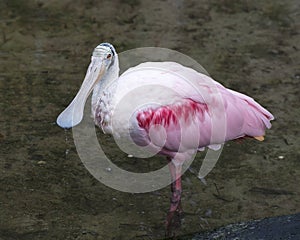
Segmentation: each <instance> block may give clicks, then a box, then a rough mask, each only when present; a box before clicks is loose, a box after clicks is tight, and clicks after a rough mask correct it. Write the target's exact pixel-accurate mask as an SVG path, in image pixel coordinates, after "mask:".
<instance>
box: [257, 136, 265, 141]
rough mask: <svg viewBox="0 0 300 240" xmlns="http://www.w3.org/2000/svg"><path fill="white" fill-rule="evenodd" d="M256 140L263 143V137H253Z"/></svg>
mask: <svg viewBox="0 0 300 240" xmlns="http://www.w3.org/2000/svg"><path fill="white" fill-rule="evenodd" d="M254 138H255V139H256V140H258V141H263V140H265V138H264V136H258V137H254Z"/></svg>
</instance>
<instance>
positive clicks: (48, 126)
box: [0, 0, 300, 239]
mask: <svg viewBox="0 0 300 240" xmlns="http://www.w3.org/2000/svg"><path fill="white" fill-rule="evenodd" d="M299 9H300V8H299V3H298V1H293V0H289V1H285V2H284V3H282V2H281V1H263V3H261V2H258V1H254V2H253V1H252V2H250V1H241V0H239V1H237V0H236V1H222V2H221V1H184V0H183V1H158V0H157V1H139V0H135V1H123V0H119V1H67V0H65V1H56V0H52V1H46V2H45V1H33V0H32V1H13V0H10V1H8V0H7V1H6V0H4V1H1V2H0V13H1V15H0V27H1V33H0V107H1V108H0V109H1V112H0V123H1V125H0V144H1V145H0V157H1V161H0V170H1V174H0V206H1V207H0V238H1V239H161V238H163V237H164V225H163V224H164V220H165V216H166V213H167V210H168V207H169V197H170V191H169V188H168V187H167V188H164V189H161V190H159V191H156V192H153V193H147V194H129V193H122V192H118V191H115V190H113V189H110V188H108V187H106V186H104V185H103V184H101V183H100V182H98V181H97V180H95V179H94V178H93V177H92V176H91V175H90V174H89V172H88V171H87V170H86V169H85V168H84V166H83V164H82V163H81V161H80V159H79V157H78V155H77V153H76V148H75V145H74V143H73V139H72V133H71V131H64V130H63V129H61V128H59V127H58V126H57V125H56V124H55V120H56V117H57V115H58V114H59V113H60V111H62V110H63V109H64V107H65V106H66V105H67V104H68V103H69V101H70V100H71V99H72V97H73V96H74V94H75V93H76V92H77V90H78V88H79V86H80V84H81V81H82V79H83V77H84V74H85V71H86V67H87V65H88V64H89V57H90V54H91V51H92V49H93V48H94V47H95V46H96V45H97V44H99V43H100V42H104V41H108V42H111V43H113V44H114V45H115V46H116V48H117V50H118V51H123V50H126V49H130V48H133V47H142V46H160V47H167V48H172V49H175V50H179V51H181V52H183V53H185V54H187V55H189V56H191V57H193V58H194V59H195V60H197V61H198V62H199V63H201V64H202V65H203V66H204V67H205V68H206V69H207V70H208V71H209V73H210V74H211V75H212V76H213V77H214V78H215V79H216V80H218V81H220V82H222V83H223V84H224V85H225V86H227V87H230V88H234V89H235V90H238V91H241V92H244V93H247V94H249V95H251V96H252V97H254V98H255V99H257V100H258V101H259V102H260V103H261V104H262V105H264V106H265V107H267V108H268V109H269V110H270V111H271V112H272V113H273V114H274V115H275V117H276V121H274V122H273V128H272V129H271V130H269V131H268V132H267V136H266V140H265V142H263V143H260V142H255V141H251V140H247V141H244V142H242V143H236V142H230V143H228V144H227V145H226V148H225V150H224V151H223V153H222V156H221V159H220V160H219V161H218V163H217V166H216V168H215V169H214V170H213V171H212V172H211V173H210V174H209V176H208V177H207V182H208V185H207V186H204V185H203V184H202V183H201V182H200V181H199V180H198V179H197V178H196V177H195V176H194V175H193V174H192V173H190V172H187V173H186V174H185V175H184V177H183V191H184V192H183V198H182V203H183V209H184V211H185V217H184V221H183V226H182V228H181V230H179V231H178V235H185V234H189V233H192V232H199V231H204V230H210V229H213V228H216V227H219V226H223V225H225V224H228V223H234V222H237V221H244V220H251V219H258V218H264V217H268V216H277V215H284V214H291V213H295V212H299V211H300V202H299V194H300V189H299V180H300V170H299V168H300V161H299V159H300V152H299V146H298V143H299V140H300V139H299V136H300V134H299V113H300V110H299V109H300V108H299V107H300V105H299V104H300V102H299V96H300V93H299V89H300V88H299V87H300V84H299V81H300V69H299V49H300V46H299V42H300V38H299V22H300V21H299ZM99 138H100V139H101V143H102V144H103V145H104V149H105V151H106V152H107V153H108V155H110V156H112V158H113V161H114V162H115V163H116V164H118V165H119V166H121V167H123V168H124V169H129V170H132V171H136V170H137V171H144V170H145V169H156V168H159V167H160V166H162V164H164V160H163V159H162V158H153V159H151V161H147V160H138V159H134V158H127V156H126V154H124V153H122V152H121V151H120V150H118V149H117V148H116V146H115V144H114V143H113V142H112V141H111V138H110V137H109V136H104V135H103V134H101V133H99ZM202 157H203V155H201V154H199V155H198V157H197V160H196V161H195V162H194V163H193V168H194V169H198V168H199V166H200V164H201V158H202ZM202 218H205V219H206V221H207V222H208V224H206V223H205V221H203V219H202Z"/></svg>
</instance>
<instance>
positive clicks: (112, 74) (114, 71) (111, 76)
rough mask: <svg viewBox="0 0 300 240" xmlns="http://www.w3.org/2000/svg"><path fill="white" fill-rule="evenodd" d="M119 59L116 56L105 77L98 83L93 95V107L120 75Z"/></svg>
mask: <svg viewBox="0 0 300 240" xmlns="http://www.w3.org/2000/svg"><path fill="white" fill-rule="evenodd" d="M119 70H120V69H119V59H118V56H117V55H116V56H115V60H114V63H113V64H112V65H111V66H110V68H109V69H108V71H107V72H106V74H105V75H104V76H103V78H102V79H101V80H100V81H99V82H98V83H97V84H96V86H95V87H94V90H93V96H92V109H93V108H94V107H95V106H96V104H97V102H98V100H99V98H100V97H101V95H102V94H103V92H104V91H105V89H107V88H108V87H109V86H110V85H111V84H112V83H113V82H114V81H115V80H117V79H118V77H119Z"/></svg>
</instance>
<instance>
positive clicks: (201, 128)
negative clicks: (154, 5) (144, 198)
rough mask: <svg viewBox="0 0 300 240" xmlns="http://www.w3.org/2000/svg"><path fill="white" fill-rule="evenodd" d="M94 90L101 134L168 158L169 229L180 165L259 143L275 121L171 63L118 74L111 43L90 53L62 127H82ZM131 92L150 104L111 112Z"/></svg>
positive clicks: (242, 98) (62, 117) (178, 187)
mask: <svg viewBox="0 0 300 240" xmlns="http://www.w3.org/2000/svg"><path fill="white" fill-rule="evenodd" d="M157 86H160V87H158V88H156V87H157ZM136 89H138V93H137V91H136ZM92 91H93V96H92V115H93V117H94V121H95V124H96V125H98V126H99V127H100V128H102V130H103V132H104V133H109V134H116V135H118V136H119V137H121V138H122V137H126V138H127V137H130V138H131V139H132V140H133V141H134V142H135V143H136V144H137V145H139V146H148V145H151V149H153V151H156V153H158V154H161V155H165V156H167V159H168V161H169V163H168V164H169V168H170V173H171V178H172V180H173V181H172V184H171V190H172V197H171V207H170V210H169V214H168V216H167V221H166V225H167V229H170V226H171V225H172V224H171V223H172V221H173V218H174V213H176V214H177V213H179V212H180V211H181V207H180V198H181V192H182V190H181V170H182V164H183V162H184V161H186V160H188V159H189V158H191V156H192V155H193V154H194V153H195V152H197V150H199V149H202V148H203V147H210V148H212V149H215V148H218V146H219V145H220V144H222V143H223V142H225V141H228V140H233V139H238V138H242V137H252V138H255V139H257V140H259V141H262V140H263V139H264V134H265V130H266V128H270V127H271V123H270V121H271V120H273V119H274V118H273V116H272V114H271V113H270V112H268V111H267V110H266V109H264V108H263V107H262V106H260V105H259V104H258V103H257V102H255V101H254V100H253V99H252V98H250V97H248V96H246V95H244V94H241V93H238V92H235V91H233V90H230V89H227V88H225V87H224V86H222V85H221V84H220V83H218V82H216V81H214V80H213V79H211V78H210V77H208V76H206V75H204V74H201V73H199V72H197V71H195V70H193V69H191V68H188V67H184V66H182V65H180V64H178V63H175V62H146V63H142V64H140V65H138V66H136V67H133V68H130V69H128V70H127V71H126V72H124V73H123V74H122V75H121V76H119V59H118V55H117V53H116V51H115V49H114V47H113V46H112V45H111V44H109V43H101V44H100V45H98V46H97V47H96V48H95V49H94V52H93V54H92V57H91V63H90V65H89V67H88V70H87V73H86V76H85V79H84V81H83V83H82V86H81V88H80V90H79V91H78V93H77V95H76V96H75V98H74V99H73V101H72V102H71V103H70V105H69V106H68V107H67V108H66V109H65V110H64V111H63V112H62V113H61V114H60V115H59V116H58V118H57V124H58V125H59V126H60V127H62V128H71V127H73V126H75V125H77V124H79V123H80V121H81V120H82V118H83V111H84V105H85V102H86V100H87V97H88V96H89V94H90V93H91V92H92ZM131 91H132V101H133V102H134V101H137V100H138V99H146V101H144V103H145V102H146V103H147V99H149V103H148V104H142V105H141V106H139V107H138V108H134V109H130V106H129V105H130V104H129V105H128V106H127V105H126V106H127V107H128V108H126V107H125V108H124V109H123V111H124V112H126V111H132V113H131V114H130V115H126V114H123V113H124V112H123V113H122V111H115V107H116V106H117V105H118V104H119V102H120V101H122V97H124V96H125V95H126V94H127V93H129V94H130V92H131ZM121 95H122V96H121ZM150 100H151V101H150ZM156 103H159V104H156ZM218 114H219V116H218ZM126 116H130V119H128V117H126ZM219 117H223V118H224V121H223V122H222V123H221V124H223V125H224V126H222V127H224V129H225V131H224V134H223V136H220V135H222V134H218V130H217V134H212V131H213V129H212V128H213V127H214V128H216V129H218V128H219V127H221V126H220V122H218V121H215V125H214V120H213V118H215V119H218V118H219ZM113 119H115V124H114V125H113V124H112V120H113ZM157 125H159V126H162V127H163V128H164V131H161V128H159V127H158V128H157V127H156V126H157ZM213 125H214V126H213ZM153 126H154V127H153ZM128 132H129V134H128ZM195 135H196V137H194V136H195ZM213 135H214V136H213Z"/></svg>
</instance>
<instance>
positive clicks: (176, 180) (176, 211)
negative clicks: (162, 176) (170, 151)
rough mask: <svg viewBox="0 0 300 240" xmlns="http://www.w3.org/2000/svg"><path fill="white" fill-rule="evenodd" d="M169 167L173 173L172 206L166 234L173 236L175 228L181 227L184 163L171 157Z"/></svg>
mask: <svg viewBox="0 0 300 240" xmlns="http://www.w3.org/2000/svg"><path fill="white" fill-rule="evenodd" d="M169 169H170V174H171V180H172V183H171V192H172V197H171V206H170V210H169V213H168V215H167V220H166V235H167V236H168V237H171V236H172V235H173V230H175V229H176V228H180V225H181V214H182V208H181V192H182V189H181V169H182V163H177V162H176V161H174V162H173V161H172V160H171V159H169Z"/></svg>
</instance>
